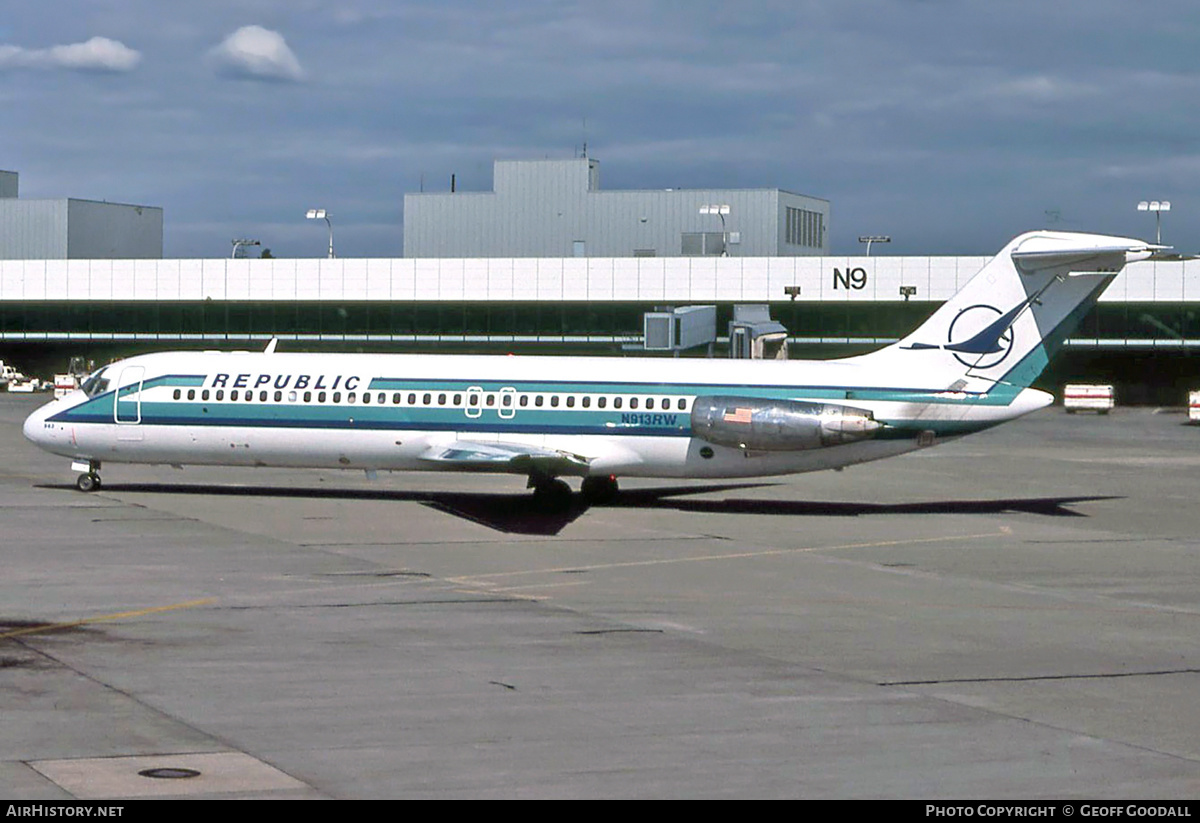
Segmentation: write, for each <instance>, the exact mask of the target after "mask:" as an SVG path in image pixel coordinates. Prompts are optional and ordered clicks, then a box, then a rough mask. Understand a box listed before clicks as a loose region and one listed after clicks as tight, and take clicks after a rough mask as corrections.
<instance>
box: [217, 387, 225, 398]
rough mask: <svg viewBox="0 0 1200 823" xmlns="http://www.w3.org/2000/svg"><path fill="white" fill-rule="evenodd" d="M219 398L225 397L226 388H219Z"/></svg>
mask: <svg viewBox="0 0 1200 823" xmlns="http://www.w3.org/2000/svg"><path fill="white" fill-rule="evenodd" d="M217 399H218V400H224V399H225V390H224V389H217Z"/></svg>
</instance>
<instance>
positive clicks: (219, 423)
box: [50, 375, 1020, 439]
mask: <svg viewBox="0 0 1200 823" xmlns="http://www.w3.org/2000/svg"><path fill="white" fill-rule="evenodd" d="M207 379H208V377H207V376H206V375H165V376H161V377H155V378H151V379H149V380H146V381H145V382H144V383H143V384H142V386H143V393H144V392H145V391H146V390H149V389H152V388H154V387H158V386H166V387H181V388H193V389H194V388H198V387H201V386H203V385H204V384H205V381H206V380H207ZM370 386H371V388H370V389H368V391H371V392H377V391H383V392H387V391H409V392H416V393H418V394H425V393H434V394H436V393H443V392H450V393H460V394H468V393H470V391H471V390H472V389H473V390H475V392H483V393H485V394H486V393H490V394H495V395H503V394H511V393H517V394H526V395H530V394H534V395H536V394H539V393H540V394H572V393H574V394H579V395H588V394H592V395H605V394H626V395H631V394H637V395H643V396H645V395H654V396H659V397H661V396H671V397H694V396H704V395H720V394H724V395H735V396H746V397H757V398H763V399H773V400H788V399H791V400H812V401H827V402H832V403H838V402H847V403H849V404H853V402H854V401H855V400H859V401H891V402H906V403H920V404H934V405H951V406H957V405H964V404H965V405H988V406H998V405H1007V404H1009V403H1011V402H1012V399H1013V398H1015V397H1016V396H1017V394H1018V393H1019V392H1020V389H1019V388H1018V387H1015V386H1008V385H1004V384H999V385H997V386H995V387H994V388H993V390H992V391H991V392H990V393H988V394H982V395H981V394H960V395H951V394H948V393H945V392H942V391H938V392H935V391H919V390H912V389H895V388H851V389H835V388H830V387H821V386H769V387H763V386H731V385H727V384H722V385H704V384H687V385H671V384H656V385H648V384H632V383H613V382H588V381H578V382H548V381H537V382H516V383H513V382H508V383H504V382H498V381H495V380H434V381H427V380H415V379H414V380H410V379H401V378H375V379H373V380H371V382H370ZM402 387H403V388H402ZM136 388H137V387H136V385H134V386H125V387H122V388H121V389H119V390H118V391H117V392H107V393H105V394H101V395H98V396H97V397H93V398H89V399H88V400H86V401H85V402H83V403H80V404H79V405H77V406H75V407H73V408H71V409H67V410H65V411H63V412H60V413H59V414H57V415H54V416H53V417H51V418H50V420H52V421H55V422H63V423H99V424H108V423H113V422H114V408H113V404H114V402H116V403H117V405H118V409H117V411H118V412H119V417H120V418H121V421H122V422H124V423H126V424H132V423H133V422H134V421H135V420H137V419H138V415H139V414H140V421H139V424H140V425H144V426H204V427H209V426H214V427H237V426H244V427H250V428H268V429H338V430H358V431H368V430H381V431H385V430H396V431H413V430H417V431H460V432H470V431H478V432H487V433H494V434H503V433H519V434H550V435H556V434H590V435H610V436H635V437H637V436H642V437H690V436H691V434H692V431H691V415H690V412H688V411H682V410H679V409H678V408H672V409H669V410H629V409H612V408H607V409H597V408H587V409H585V408H579V407H575V408H564V407H557V408H549V407H534V406H518V405H516V404H514V405H512V406H509V407H501V406H484V405H479V406H472V407H470V408H469V409H468V408H464V407H463V406H455V407H430V406H396V405H390V404H388V405H366V404H362V403H360V402H355V404H354V405H343V404H336V405H326V404H320V405H314V404H311V403H307V404H306V403H302V402H293V403H288V402H278V403H276V402H272V401H270V400H268V401H267V402H262V401H259V400H257V399H255V400H253V401H249V402H247V401H244V400H237V401H233V400H221V401H218V400H216V399H215V398H214V399H211V400H207V401H203V400H186V399H181V400H171V401H160V400H142V401H141V403H140V409H139V408H138V405H139V404H138V403H137V401H136V399H133V398H132V397H131V396H132V395H135V394H136ZM501 389H509V390H511V391H505V392H502V391H501ZM265 390H266V391H267V392H268V397H273V396H274V393H275V391H276V390H275V389H265ZM246 391H247V392H252V393H253V394H252V396H254V397H255V398H257V397H258V393H259V392H258V391H254V390H246ZM214 393H215V392H214ZM330 394H332V392H330ZM118 395H119V398H118ZM675 405H676V404H674V403H672V406H675ZM468 411H470V412H471V414H470V415H468V414H467V412H468ZM880 420H881V422H884V423H886V424H887V425H888V427H887V428H885V429H883V430H882V431H880V432H879V433H878V434H877V438H878V439H893V438H907V437H912V435H913V433H914V432H916V431H924V430H932V431H934V432H936V433H938V434H961V433H968V432H972V431H978V430H980V429H983V428H988V427H989V426H990V425H992V424H991V423H978V422H974V421H911V420H901V419H890V420H889V419H886V418H880Z"/></svg>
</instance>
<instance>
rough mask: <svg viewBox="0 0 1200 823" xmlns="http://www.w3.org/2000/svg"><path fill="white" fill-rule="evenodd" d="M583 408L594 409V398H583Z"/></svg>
mask: <svg viewBox="0 0 1200 823" xmlns="http://www.w3.org/2000/svg"><path fill="white" fill-rule="evenodd" d="M583 407H584V408H585V409H590V408H591V407H592V398H590V397H585V398H583Z"/></svg>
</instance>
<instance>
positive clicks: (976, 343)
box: [944, 304, 1024, 369]
mask: <svg viewBox="0 0 1200 823" xmlns="http://www.w3.org/2000/svg"><path fill="white" fill-rule="evenodd" d="M1020 308H1024V306H1021V307H1020ZM1017 311H1019V309H1018V310H1017ZM1017 311H1013V312H1010V313H1009V314H1010V315H1012V316H1011V317H1005V315H1004V314H1003V313H1002V312H1001V311H1000V310H999V309H998V308H996V307H995V306H988V305H984V304H978V305H975V306H968V307H967V308H965V309H963V310H962V311H960V312H959V313H958V316H957V317H955V318H954V320H952V321H951V322H950V331H949V332H948V333H947V335H946V345H945V347H944V348H945V349H946V350H947V351H949V352H950V353H951V354H953V355H954V359H956V360H957V361H958V362H959V363H962V364H963V365H964V366H969V367H972V368H976V369H990V368H991V367H992V366H998V365H1000V364H1001V363H1003V362H1004V360H1005V358H1007V357H1008V355H1009V354H1011V353H1012V349H1013V329H1012V325H1011V324H1012V321H1013V320H1014V319H1015V315H1016V313H1017ZM963 355H970V356H971V357H970V359H968V358H967V357H964V356H963Z"/></svg>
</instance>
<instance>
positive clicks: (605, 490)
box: [579, 475, 621, 506]
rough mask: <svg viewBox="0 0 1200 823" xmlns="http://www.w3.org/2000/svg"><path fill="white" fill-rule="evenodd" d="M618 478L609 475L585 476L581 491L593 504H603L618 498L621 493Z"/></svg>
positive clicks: (585, 498)
mask: <svg viewBox="0 0 1200 823" xmlns="http://www.w3.org/2000/svg"><path fill="white" fill-rule="evenodd" d="M620 490H621V488H620V486H619V485H618V484H617V478H615V477H611V476H609V475H604V476H601V477H585V478H583V485H582V486H581V487H580V489H579V491H580V493H581V494H583V498H584V500H586V501H587V502H588V503H590V504H591V505H593V506H603V505H605V504H608V503H611V502H613V501H614V500H616V499H617V495H618V494H619V493H620Z"/></svg>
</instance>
